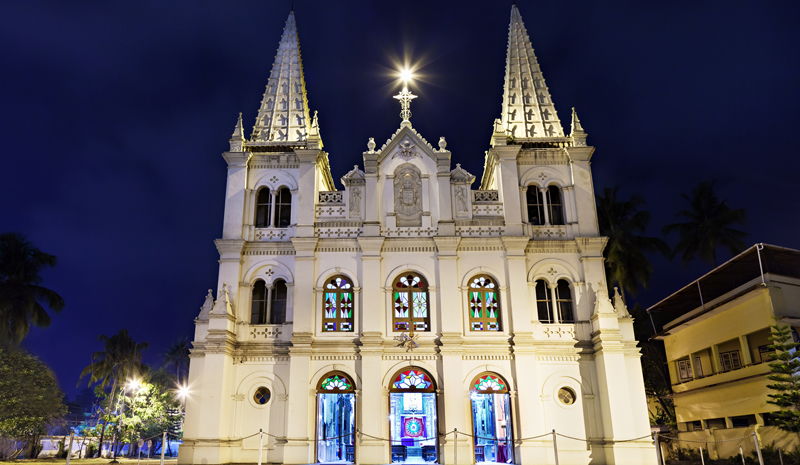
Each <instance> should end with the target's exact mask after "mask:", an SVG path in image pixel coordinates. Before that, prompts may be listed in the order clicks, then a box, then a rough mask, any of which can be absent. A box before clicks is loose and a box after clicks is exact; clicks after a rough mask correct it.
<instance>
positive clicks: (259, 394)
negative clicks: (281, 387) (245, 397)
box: [253, 386, 272, 405]
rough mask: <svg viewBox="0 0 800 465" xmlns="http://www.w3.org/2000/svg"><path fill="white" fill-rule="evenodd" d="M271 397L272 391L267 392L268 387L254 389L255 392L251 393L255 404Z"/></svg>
mask: <svg viewBox="0 0 800 465" xmlns="http://www.w3.org/2000/svg"><path fill="white" fill-rule="evenodd" d="M270 397H272V393H271V392H269V389H267V388H265V387H263V386H262V387H260V388H258V389H256V393H255V394H253V400H254V401H255V402H256V404H257V405H264V404H266V403H267V402H269V398H270Z"/></svg>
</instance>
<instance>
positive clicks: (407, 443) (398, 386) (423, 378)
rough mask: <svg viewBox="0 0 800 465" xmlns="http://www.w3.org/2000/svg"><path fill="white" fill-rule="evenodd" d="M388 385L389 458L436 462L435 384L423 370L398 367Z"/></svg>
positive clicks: (399, 460) (397, 460) (395, 461)
mask: <svg viewBox="0 0 800 465" xmlns="http://www.w3.org/2000/svg"><path fill="white" fill-rule="evenodd" d="M391 379H392V383H391V385H390V386H389V421H390V423H391V424H390V433H391V436H390V437H391V440H392V441H391V445H392V462H393V463H398V462H411V463H422V462H436V460H437V458H438V457H439V455H438V450H437V443H438V441H437V436H438V431H439V430H438V426H437V417H436V386H435V385H434V384H433V380H432V379H431V375H430V374H429V373H428V372H426V371H425V370H421V369H419V368H415V367H410V368H405V369H403V370H400V371H398V372H397V373H395V375H394V376H393V377H392V378H391Z"/></svg>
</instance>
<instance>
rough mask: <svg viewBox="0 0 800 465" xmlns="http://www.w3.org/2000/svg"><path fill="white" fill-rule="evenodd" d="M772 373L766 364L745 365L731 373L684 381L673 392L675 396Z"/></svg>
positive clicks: (675, 385) (725, 372)
mask: <svg viewBox="0 0 800 465" xmlns="http://www.w3.org/2000/svg"><path fill="white" fill-rule="evenodd" d="M770 371H771V370H770V369H769V365H768V364H767V363H765V362H761V363H755V364H752V365H745V366H743V367H741V368H736V369H733V370H729V371H722V372H719V373H713V374H710V375H706V376H702V377H698V378H696V379H689V380H683V381H681V382H679V383H677V384H673V385H672V391H673V392H675V394H680V393H683V392H687V391H692V390H695V389H702V388H707V387H711V386H716V385H718V384H724V383H729V382H732V381H738V380H740V379H744V378H750V377H754V376H764V375H766V374H768V373H770Z"/></svg>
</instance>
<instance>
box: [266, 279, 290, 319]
mask: <svg viewBox="0 0 800 465" xmlns="http://www.w3.org/2000/svg"><path fill="white" fill-rule="evenodd" d="M286 295H287V289H286V281H284V280H282V279H279V280H277V281H275V284H274V285H273V287H272V295H271V296H270V306H269V307H270V308H269V324H271V325H282V324H283V323H285V322H286Z"/></svg>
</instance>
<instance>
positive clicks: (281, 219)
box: [275, 187, 292, 228]
mask: <svg viewBox="0 0 800 465" xmlns="http://www.w3.org/2000/svg"><path fill="white" fill-rule="evenodd" d="M275 197H276V198H275V227H276V228H286V227H288V226H289V225H290V224H291V223H292V193H291V192H289V189H287V188H285V187H283V188H281V189H280V190H279V191H278V194H277V195H276V196H275Z"/></svg>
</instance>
